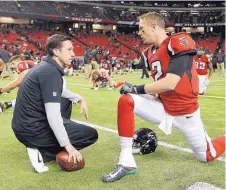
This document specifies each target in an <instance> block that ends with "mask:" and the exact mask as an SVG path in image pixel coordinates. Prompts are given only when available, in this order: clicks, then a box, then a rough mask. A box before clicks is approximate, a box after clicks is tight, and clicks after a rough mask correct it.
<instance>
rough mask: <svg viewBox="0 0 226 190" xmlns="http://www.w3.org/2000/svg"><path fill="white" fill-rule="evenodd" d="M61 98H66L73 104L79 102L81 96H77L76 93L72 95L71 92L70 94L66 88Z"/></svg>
mask: <svg viewBox="0 0 226 190" xmlns="http://www.w3.org/2000/svg"><path fill="white" fill-rule="evenodd" d="M61 97H63V98H67V99H69V100H70V101H72V102H74V103H77V102H78V101H80V100H81V96H80V95H78V94H76V93H73V92H71V91H70V90H68V89H66V88H65V89H63V92H62V95H61Z"/></svg>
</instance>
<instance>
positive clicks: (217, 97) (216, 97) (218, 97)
mask: <svg viewBox="0 0 226 190" xmlns="http://www.w3.org/2000/svg"><path fill="white" fill-rule="evenodd" d="M199 98H214V99H225V97H221V96H205V95H204V96H199Z"/></svg>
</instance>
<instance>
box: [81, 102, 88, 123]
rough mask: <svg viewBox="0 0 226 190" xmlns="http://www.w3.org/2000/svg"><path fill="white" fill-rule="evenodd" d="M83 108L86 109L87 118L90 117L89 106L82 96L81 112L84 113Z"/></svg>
mask: <svg viewBox="0 0 226 190" xmlns="http://www.w3.org/2000/svg"><path fill="white" fill-rule="evenodd" d="M83 110H84V111H85V117H86V119H88V106H87V103H86V101H85V100H84V99H83V98H82V99H81V101H80V113H82V112H83Z"/></svg>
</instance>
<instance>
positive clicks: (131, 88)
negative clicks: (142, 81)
mask: <svg viewBox="0 0 226 190" xmlns="http://www.w3.org/2000/svg"><path fill="white" fill-rule="evenodd" d="M127 93H131V94H137V89H136V86H133V85H132V84H130V83H128V82H125V83H124V84H123V86H122V88H121V89H120V94H127Z"/></svg>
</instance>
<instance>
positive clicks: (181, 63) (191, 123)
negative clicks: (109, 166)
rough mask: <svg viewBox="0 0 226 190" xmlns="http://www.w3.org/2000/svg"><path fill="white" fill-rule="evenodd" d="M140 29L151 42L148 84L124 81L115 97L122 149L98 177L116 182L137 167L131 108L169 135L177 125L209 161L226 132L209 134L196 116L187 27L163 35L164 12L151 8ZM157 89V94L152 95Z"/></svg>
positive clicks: (194, 74) (191, 44)
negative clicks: (110, 169)
mask: <svg viewBox="0 0 226 190" xmlns="http://www.w3.org/2000/svg"><path fill="white" fill-rule="evenodd" d="M139 19H140V22H139V35H140V36H141V39H142V40H143V42H144V43H146V44H153V46H151V47H150V51H149V53H148V63H149V67H150V69H151V75H152V77H153V78H154V79H155V82H153V83H152V84H146V85H138V86H134V85H131V84H129V83H125V84H124V85H123V87H122V88H121V90H120V93H121V94H123V95H122V96H121V97H120V98H119V101H118V133H119V143H120V147H121V152H120V156H119V161H118V164H117V165H116V167H115V168H114V169H113V170H112V171H111V172H110V173H108V174H106V175H104V176H103V178H102V181H103V182H114V181H116V180H119V179H121V178H122V177H124V176H126V175H130V174H135V173H136V168H137V166H136V162H135V159H134V157H133V154H132V152H133V148H132V142H133V141H132V140H133V135H134V114H136V115H138V116H139V117H141V118H142V119H144V120H146V121H148V122H151V123H154V124H158V125H159V128H160V129H161V130H162V131H163V132H164V133H165V134H167V135H169V134H171V131H172V127H174V128H176V129H177V130H179V131H180V132H181V133H182V135H183V136H184V138H185V140H186V142H187V143H188V144H189V146H190V147H191V149H192V151H193V152H194V155H195V156H196V158H197V159H198V160H199V161H201V162H211V161H213V160H214V159H215V158H217V157H219V156H220V155H221V154H223V153H224V151H225V136H222V137H219V138H216V139H215V140H211V139H210V137H209V136H208V135H207V133H206V130H205V128H204V125H203V122H202V120H201V117H200V109H199V104H198V92H199V89H198V75H197V72H196V66H195V62H194V59H193V58H194V56H195V55H196V50H195V42H194V41H193V40H192V38H191V37H190V36H189V35H188V34H187V33H178V34H174V35H171V36H167V35H166V32H165V23H164V17H163V16H162V15H161V14H159V13H156V12H150V13H147V14H144V15H142V16H141V17H139ZM156 94H158V95H159V97H160V98H159V99H156V98H155V97H154V96H153V95H156Z"/></svg>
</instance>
